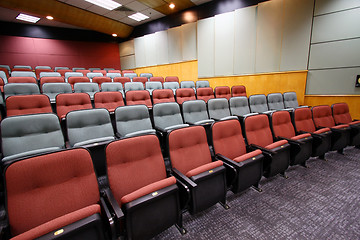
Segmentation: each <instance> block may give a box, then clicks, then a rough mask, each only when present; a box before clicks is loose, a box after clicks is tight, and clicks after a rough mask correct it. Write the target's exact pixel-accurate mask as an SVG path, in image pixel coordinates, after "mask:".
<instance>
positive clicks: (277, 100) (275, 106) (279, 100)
mask: <svg viewBox="0 0 360 240" xmlns="http://www.w3.org/2000/svg"><path fill="white" fill-rule="evenodd" d="M267 103H268V107H269V110H283V109H285V105H284V100H283V96H282V94H281V93H270V94H268V95H267Z"/></svg>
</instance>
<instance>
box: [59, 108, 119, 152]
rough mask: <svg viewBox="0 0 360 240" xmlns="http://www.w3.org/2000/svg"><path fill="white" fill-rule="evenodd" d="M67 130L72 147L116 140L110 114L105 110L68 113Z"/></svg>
mask: <svg viewBox="0 0 360 240" xmlns="http://www.w3.org/2000/svg"><path fill="white" fill-rule="evenodd" d="M66 129H67V134H68V138H69V144H70V146H71V147H79V146H84V145H91V144H95V143H101V142H109V141H112V140H114V139H115V137H114V130H113V127H112V124H111V120H110V114H109V112H108V110H106V109H105V108H96V109H86V110H78V111H71V112H68V113H67V114H66Z"/></svg>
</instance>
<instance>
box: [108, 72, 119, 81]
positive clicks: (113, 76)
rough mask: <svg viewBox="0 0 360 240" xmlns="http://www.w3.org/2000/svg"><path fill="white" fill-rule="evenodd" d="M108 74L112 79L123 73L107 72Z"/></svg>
mask: <svg viewBox="0 0 360 240" xmlns="http://www.w3.org/2000/svg"><path fill="white" fill-rule="evenodd" d="M106 76H107V77H109V78H111V79H112V80H113V79H114V78H116V77H121V73H111V72H108V73H106Z"/></svg>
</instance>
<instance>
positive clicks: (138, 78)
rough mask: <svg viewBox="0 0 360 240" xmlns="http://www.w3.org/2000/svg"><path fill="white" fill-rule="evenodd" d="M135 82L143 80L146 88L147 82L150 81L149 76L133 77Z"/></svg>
mask: <svg viewBox="0 0 360 240" xmlns="http://www.w3.org/2000/svg"><path fill="white" fill-rule="evenodd" d="M132 81H133V82H141V83H142V84H143V85H144V89H145V83H146V82H147V81H148V79H147V77H133V78H132Z"/></svg>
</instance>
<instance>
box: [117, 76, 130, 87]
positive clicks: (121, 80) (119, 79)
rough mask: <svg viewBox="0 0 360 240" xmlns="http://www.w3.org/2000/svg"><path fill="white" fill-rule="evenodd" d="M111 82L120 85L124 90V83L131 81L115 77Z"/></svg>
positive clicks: (126, 78)
mask: <svg viewBox="0 0 360 240" xmlns="http://www.w3.org/2000/svg"><path fill="white" fill-rule="evenodd" d="M113 81H114V82H119V83H121V84H122V85H123V88H125V83H127V82H131V79H130V78H128V77H115V78H114V79H113Z"/></svg>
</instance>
